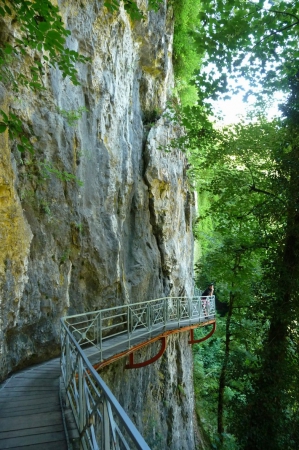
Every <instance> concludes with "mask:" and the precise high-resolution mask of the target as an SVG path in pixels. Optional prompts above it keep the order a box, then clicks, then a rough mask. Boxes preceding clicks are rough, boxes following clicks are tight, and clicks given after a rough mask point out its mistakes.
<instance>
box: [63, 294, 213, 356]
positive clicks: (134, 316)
mask: <svg viewBox="0 0 299 450" xmlns="http://www.w3.org/2000/svg"><path fill="white" fill-rule="evenodd" d="M214 316H215V296H207V297H202V296H196V297H163V298H158V299H154V300H149V301H147V302H139V303H132V304H127V305H121V306H115V307H111V308H107V309H102V310H100V311H93V312H86V313H82V314H77V315H74V316H67V317H63V318H62V321H63V323H64V324H65V325H66V326H67V327H68V329H69V330H70V332H71V333H72V334H73V335H74V337H75V339H76V340H77V342H78V343H79V344H80V346H83V347H87V346H89V347H90V346H92V347H93V348H94V350H95V352H97V353H98V361H103V359H104V353H106V354H107V353H109V350H110V355H111V354H112V353H113V349H115V347H117V346H118V344H119V340H120V339H121V342H122V344H123V350H128V349H130V348H131V347H132V345H134V343H135V341H136V336H137V335H138V338H139V341H140V340H141V338H144V340H146V339H151V338H152V337H153V336H155V335H157V334H159V333H162V332H163V331H166V330H167V329H171V328H172V329H179V328H181V327H183V326H188V325H192V324H196V323H200V322H205V321H206V319H209V318H213V317H214ZM111 352H112V353H111Z"/></svg>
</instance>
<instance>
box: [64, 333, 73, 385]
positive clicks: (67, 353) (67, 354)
mask: <svg viewBox="0 0 299 450" xmlns="http://www.w3.org/2000/svg"><path fill="white" fill-rule="evenodd" d="M64 334H65V378H66V379H65V386H66V388H67V387H68V385H69V382H70V373H71V368H70V365H71V361H70V338H69V335H68V334H67V333H66V332H65V331H64Z"/></svg>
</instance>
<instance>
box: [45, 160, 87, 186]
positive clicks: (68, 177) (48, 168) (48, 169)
mask: <svg viewBox="0 0 299 450" xmlns="http://www.w3.org/2000/svg"><path fill="white" fill-rule="evenodd" d="M40 166H41V168H42V170H43V176H44V177H48V176H49V174H53V175H55V177H56V178H58V180H60V181H63V182H71V181H74V182H75V183H76V184H77V185H78V186H83V182H82V181H81V180H79V179H78V178H77V177H76V176H75V175H73V174H72V173H69V172H66V171H65V170H62V171H61V170H58V169H57V168H56V167H54V166H53V165H52V164H51V163H50V162H47V161H44V162H42V163H40Z"/></svg>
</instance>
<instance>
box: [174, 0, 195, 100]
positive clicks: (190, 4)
mask: <svg viewBox="0 0 299 450" xmlns="http://www.w3.org/2000/svg"><path fill="white" fill-rule="evenodd" d="M200 4H201V2H200V0H173V1H172V2H170V5H172V7H173V12H174V18H175V26H174V40H173V51H174V61H173V62H174V72H175V77H176V90H177V92H178V95H179V97H180V98H181V101H182V105H183V106H187V105H194V104H195V103H196V100H197V94H196V92H195V86H194V87H192V86H191V84H190V83H191V82H192V77H193V75H194V72H195V71H196V70H197V71H198V70H199V67H200V64H201V59H202V55H201V53H200V52H198V48H197V44H196V39H195V36H196V34H197V28H198V22H199V19H198V16H199V12H200Z"/></svg>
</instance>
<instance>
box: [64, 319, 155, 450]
mask: <svg viewBox="0 0 299 450" xmlns="http://www.w3.org/2000/svg"><path fill="white" fill-rule="evenodd" d="M61 342H62V352H61V370H62V377H63V381H64V385H65V388H66V393H67V398H68V401H69V403H70V406H71V408H72V411H73V414H74V418H75V421H76V425H77V428H78V430H79V434H80V443H81V446H82V448H83V449H84V450H89V449H93V450H100V449H102V450H119V449H121V448H124V449H137V450H150V448H149V446H148V445H147V443H146V442H145V440H144V439H143V437H142V436H141V434H140V433H139V431H138V430H137V428H136V427H135V425H134V424H133V422H132V421H131V420H130V418H129V417H128V415H127V414H126V412H125V411H124V409H123V408H122V407H121V405H120V404H119V403H118V401H117V400H116V398H115V397H114V395H113V394H112V392H111V391H110V389H109V388H108V387H107V385H106V384H105V382H104V381H103V380H102V378H101V377H100V376H99V374H98V373H97V372H96V370H95V369H94V368H93V366H92V365H91V363H90V362H89V360H88V358H87V357H86V356H85V354H84V351H83V350H82V349H81V347H80V345H79V344H78V343H77V342H76V340H75V338H74V336H73V335H72V334H71V332H70V331H69V330H68V328H67V327H66V325H65V324H64V322H63V321H62V326H61Z"/></svg>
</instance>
